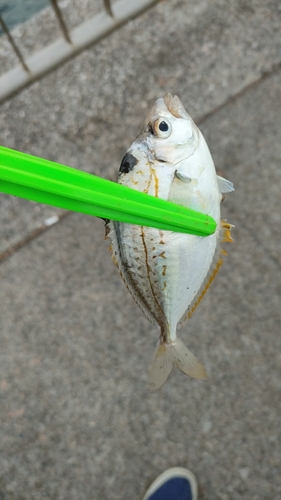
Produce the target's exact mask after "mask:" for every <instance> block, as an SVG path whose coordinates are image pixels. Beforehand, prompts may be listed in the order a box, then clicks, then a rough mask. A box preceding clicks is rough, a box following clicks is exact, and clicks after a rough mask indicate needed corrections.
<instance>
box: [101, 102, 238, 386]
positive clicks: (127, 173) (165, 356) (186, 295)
mask: <svg viewBox="0 0 281 500" xmlns="http://www.w3.org/2000/svg"><path fill="white" fill-rule="evenodd" d="M118 182H119V183H120V184H123V185H125V186H129V187H131V188H133V189H136V190H138V191H142V192H145V193H148V194H150V195H153V196H156V197H159V198H163V199H165V200H170V201H173V202H174V203H178V204H180V205H184V206H186V207H189V208H193V209H194V210H198V211H199V212H202V213H205V214H208V215H210V216H212V217H213V218H214V219H215V221H216V222H217V230H216V232H215V233H214V234H213V235H211V236H208V237H200V236H195V235H192V234H182V233H175V232H172V231H162V230H160V229H155V228H148V227H143V226H135V225H131V224H125V223H120V222H110V223H109V227H108V231H107V235H108V236H110V237H111V239H112V245H111V249H112V252H113V260H114V262H115V263H116V265H117V266H118V268H119V271H120V274H121V275H122V278H123V280H124V281H125V283H126V285H127V288H128V289H129V291H130V292H131V294H132V296H133V297H134V299H135V300H136V302H137V304H138V305H139V307H140V308H141V310H142V311H143V312H144V313H145V314H146V316H147V317H148V318H149V319H150V320H151V321H152V323H154V324H158V325H159V326H160V329H161V333H160V339H159V342H158V345H157V349H156V352H155V355H154V359H153V362H152V365H151V367H150V371H149V382H150V384H151V388H152V389H158V388H159V387H161V385H162V384H163V383H164V382H165V380H166V379H167V377H168V376H169V374H170V372H171V371H172V368H173V366H174V365H176V366H177V367H178V368H179V369H180V370H181V371H182V372H184V373H186V374H187V375H190V376H191V377H194V378H206V371H205V368H204V367H203V366H202V365H201V363H199V361H198V360H197V359H196V357H195V356H194V355H193V354H192V353H191V352H190V351H189V349H187V347H186V346H185V345H184V343H183V342H182V340H181V339H180V338H179V336H178V334H177V328H178V326H179V325H181V324H182V322H183V321H184V320H185V319H186V318H187V317H189V316H190V315H191V313H192V312H193V310H194V309H195V308H196V306H197V305H198V303H199V302H200V300H201V298H202V297H203V295H204V294H205V292H206V290H207V289H208V288H209V286H210V283H211V281H212V280H213V279H214V276H215V275H216V273H217V271H218V269H219V267H220V265H221V263H222V256H223V254H226V252H225V251H224V250H221V246H220V244H221V241H232V238H231V235H230V230H231V225H230V224H227V223H226V222H225V221H223V222H221V221H220V202H221V201H222V193H228V192H231V191H233V190H234V188H233V184H232V183H231V182H230V181H227V180H226V179H224V178H222V177H220V176H217V175H216V171H215V167H214V163H213V160H212V157H211V154H210V152H209V149H208V146H207V144H206V142H205V140H204V137H203V135H202V134H201V132H200V130H199V129H198V128H197V126H196V125H195V123H194V122H193V120H192V119H191V117H190V116H189V114H188V113H187V112H186V110H185V109H184V106H183V104H182V103H181V101H180V99H179V98H178V97H177V96H174V97H173V96H172V95H171V94H166V95H165V97H164V98H160V99H157V101H156V102H155V104H154V106H153V108H152V109H151V111H150V112H149V114H148V116H147V118H146V121H145V125H144V129H143V131H142V132H141V134H140V135H139V136H138V137H137V138H136V140H135V141H134V142H133V144H132V145H131V147H130V148H129V149H128V151H127V153H126V155H125V156H124V158H123V160H122V163H121V166H120V170H119V175H118Z"/></svg>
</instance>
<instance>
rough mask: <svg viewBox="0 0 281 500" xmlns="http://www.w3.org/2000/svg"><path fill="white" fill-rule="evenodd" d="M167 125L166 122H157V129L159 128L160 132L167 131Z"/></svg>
mask: <svg viewBox="0 0 281 500" xmlns="http://www.w3.org/2000/svg"><path fill="white" fill-rule="evenodd" d="M168 128H169V126H168V123H166V122H164V121H162V122H160V123H159V130H161V132H167V130H168Z"/></svg>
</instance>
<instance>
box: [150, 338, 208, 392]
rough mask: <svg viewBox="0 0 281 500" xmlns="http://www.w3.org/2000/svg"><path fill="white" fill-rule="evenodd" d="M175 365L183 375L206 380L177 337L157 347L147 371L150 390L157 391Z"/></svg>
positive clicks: (195, 360)
mask: <svg viewBox="0 0 281 500" xmlns="http://www.w3.org/2000/svg"><path fill="white" fill-rule="evenodd" d="M174 365H176V366H177V367H178V368H179V369H180V370H181V371H182V372H183V373H185V374H186V375H189V376H190V377H193V378H197V379H206V378H207V373H206V370H205V368H204V367H203V365H201V363H199V361H198V360H197V359H196V357H195V356H194V355H193V354H192V352H190V350H189V349H188V348H187V347H186V346H185V345H184V343H183V342H182V340H181V339H180V338H179V337H177V338H176V340H175V341H174V342H172V343H170V344H169V343H166V342H162V343H160V344H159V345H158V347H157V349H156V352H155V355H154V359H153V362H152V365H151V367H150V370H149V383H150V386H151V389H152V390H154V391H155V390H156V389H159V388H160V387H161V386H162V385H163V384H164V382H165V381H166V380H167V378H168V376H169V375H170V373H171V371H172V369H173V366H174Z"/></svg>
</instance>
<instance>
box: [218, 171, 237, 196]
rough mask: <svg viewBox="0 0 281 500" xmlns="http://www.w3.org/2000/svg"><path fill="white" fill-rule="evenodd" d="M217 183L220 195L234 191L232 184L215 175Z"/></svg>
mask: <svg viewBox="0 0 281 500" xmlns="http://www.w3.org/2000/svg"><path fill="white" fill-rule="evenodd" d="M217 181H218V185H219V190H220V192H221V193H231V192H232V191H235V189H234V186H233V184H232V182H230V181H228V180H227V179H224V177H221V176H220V175H217Z"/></svg>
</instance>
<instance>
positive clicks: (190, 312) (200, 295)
mask: <svg viewBox="0 0 281 500" xmlns="http://www.w3.org/2000/svg"><path fill="white" fill-rule="evenodd" d="M222 263H223V259H222V258H221V257H219V259H218V260H217V263H216V265H215V267H214V269H213V271H212V273H211V274H210V276H209V278H208V281H206V283H205V285H204V287H203V288H202V290H201V291H200V293H199V295H198V296H197V297H196V300H195V302H194V303H193V305H192V307H191V309H190V310H189V311H188V313H187V315H186V317H185V318H184V319H183V321H184V320H185V319H187V318H190V316H191V315H192V313H194V311H195V309H196V307H197V306H198V305H199V304H200V302H201V300H202V299H203V297H204V295H205V294H206V292H207V291H208V290H209V288H210V286H211V283H212V282H213V281H214V279H215V277H216V275H217V274H218V272H219V268H220V267H221V265H222Z"/></svg>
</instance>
